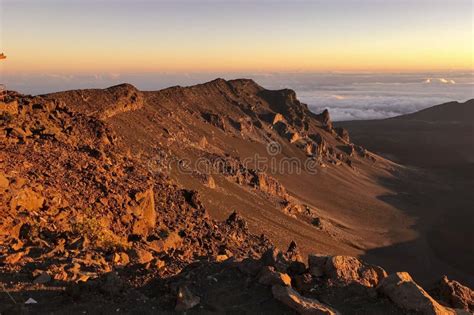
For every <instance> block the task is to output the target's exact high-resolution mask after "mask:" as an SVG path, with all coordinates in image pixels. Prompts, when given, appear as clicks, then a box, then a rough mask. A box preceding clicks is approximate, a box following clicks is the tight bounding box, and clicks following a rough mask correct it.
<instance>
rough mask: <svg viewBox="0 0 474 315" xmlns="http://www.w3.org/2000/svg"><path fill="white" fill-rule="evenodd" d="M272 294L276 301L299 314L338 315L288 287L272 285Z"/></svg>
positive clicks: (327, 307)
mask: <svg viewBox="0 0 474 315" xmlns="http://www.w3.org/2000/svg"><path fill="white" fill-rule="evenodd" d="M272 293H273V297H274V298H275V299H276V300H278V301H280V302H281V303H283V304H285V305H286V306H288V307H290V308H292V309H293V310H295V311H297V312H298V313H299V314H325V315H326V314H327V315H333V314H338V312H337V311H335V310H333V309H331V308H330V307H329V306H326V305H324V304H322V303H320V302H319V301H317V300H315V299H310V298H307V297H304V296H301V295H300V294H299V293H298V292H297V291H296V290H294V289H292V288H290V287H286V286H281V285H274V286H273V287H272Z"/></svg>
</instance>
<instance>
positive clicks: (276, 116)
mask: <svg viewBox="0 0 474 315" xmlns="http://www.w3.org/2000/svg"><path fill="white" fill-rule="evenodd" d="M284 120H285V118H284V117H283V115H282V114H280V113H276V114H275V116H274V117H273V120H272V125H274V124H276V123H277V122H279V121H284Z"/></svg>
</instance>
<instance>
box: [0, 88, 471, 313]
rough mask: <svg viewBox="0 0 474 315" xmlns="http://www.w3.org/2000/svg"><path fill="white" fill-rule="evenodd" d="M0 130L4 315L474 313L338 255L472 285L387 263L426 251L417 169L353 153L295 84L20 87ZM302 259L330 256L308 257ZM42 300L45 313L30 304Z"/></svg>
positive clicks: (462, 299)
mask: <svg viewBox="0 0 474 315" xmlns="http://www.w3.org/2000/svg"><path fill="white" fill-rule="evenodd" d="M0 130H1V133H0V140H1V141H0V148H1V150H0V166H1V170H0V201H1V203H0V284H1V292H0V312H2V313H3V312H13V313H21V312H28V311H31V312H35V313H48V314H49V313H54V312H58V310H61V312H71V313H84V312H103V313H110V312H117V309H119V310H120V311H123V312H139V313H145V314H146V313H154V312H156V311H170V310H173V309H174V310H176V311H186V310H188V309H192V308H193V309H198V308H199V310H202V311H203V312H211V311H213V312H215V311H218V312H235V311H237V312H249V311H250V312H258V313H275V314H279V313H282V314H287V313H291V312H293V311H296V312H300V313H307V312H310V313H311V312H313V313H314V312H323V313H327V314H334V313H336V311H335V310H339V311H343V312H344V313H349V314H351V313H355V314H357V313H358V312H360V310H364V313H369V314H379V313H382V312H383V313H387V314H401V313H407V312H408V313H410V312H412V311H416V310H419V309H427V310H428V309H429V310H436V311H438V312H442V313H446V314H454V311H453V310H452V307H457V308H463V309H465V310H468V309H470V308H472V306H473V305H472V304H473V303H472V299H469V298H468V296H470V294H471V293H472V291H471V290H470V289H469V288H467V287H463V286H462V285H460V284H459V283H457V282H455V281H451V280H448V279H447V278H444V279H443V281H442V282H440V283H439V285H438V286H437V290H435V291H433V296H434V297H436V299H437V300H438V301H439V302H438V301H436V300H434V299H433V298H432V297H431V296H430V295H429V294H428V293H427V292H425V291H424V290H423V289H422V288H421V287H419V286H418V285H416V283H415V280H413V279H412V278H411V277H410V275H408V274H406V273H397V274H391V275H388V274H387V272H386V271H385V270H384V269H382V268H381V267H378V266H375V265H371V264H370V263H368V262H364V261H361V260H359V259H357V258H355V257H350V256H343V255H341V254H354V255H365V257H366V258H367V259H368V260H371V261H383V260H384V259H385V260H386V259H389V261H388V262H389V264H388V266H389V267H390V269H389V270H388V271H389V272H392V271H394V270H400V269H402V268H403V269H408V270H410V271H413V272H414V276H415V279H416V281H423V282H428V281H431V280H433V279H438V278H439V277H440V275H441V273H442V272H446V273H448V274H449V275H450V276H451V275H455V276H456V277H457V276H459V275H460V273H459V270H457V269H456V268H453V267H452V266H449V265H446V264H444V263H443V262H439V261H436V263H437V265H436V268H431V269H429V270H421V271H420V269H419V268H417V266H418V265H417V264H416V262H413V261H412V258H411V257H412V256H411V255H408V256H407V252H401V253H399V255H398V257H393V256H391V255H390V254H388V255H387V254H386V253H384V250H385V249H390V248H391V247H392V246H395V247H396V246H398V245H399V244H405V243H410V242H417V241H418V238H417V235H416V234H415V231H414V230H412V228H413V226H418V223H419V222H417V221H416V220H415V217H416V216H418V215H419V214H420V213H423V212H420V211H421V210H423V209H424V208H423V207H420V206H419V205H418V204H417V202H416V201H418V200H420V199H419V198H418V195H417V194H418V192H416V193H414V194H409V193H407V192H405V191H403V189H405V188H406V187H405V185H406V184H407V183H413V180H414V179H415V177H414V176H419V175H420V174H419V173H417V172H415V171H413V170H412V169H408V168H405V167H402V166H400V165H397V164H394V163H392V162H390V161H388V160H385V159H383V158H381V157H379V156H377V155H374V154H372V153H370V152H368V151H366V150H365V149H364V148H362V147H360V146H357V145H354V144H352V143H351V142H350V137H349V134H348V133H347V131H346V130H344V129H341V128H334V127H333V125H332V122H331V120H330V117H329V113H328V112H327V111H326V112H323V113H322V114H319V115H316V114H313V113H311V112H309V111H308V108H307V106H306V105H305V104H302V103H300V102H299V101H298V100H297V99H296V96H295V93H294V92H293V91H291V90H279V91H270V90H266V89H264V88H262V87H260V86H258V85H257V84H256V83H255V82H253V81H250V80H233V81H224V80H219V79H218V80H215V81H212V82H208V83H205V84H202V85H198V86H193V87H187V88H181V87H174V88H170V89H165V90H162V91H155V92H142V91H138V90H137V89H136V88H134V87H133V86H131V85H128V84H123V85H119V86H114V87H111V88H108V89H104V90H98V89H95V90H76V91H66V92H61V93H55V94H50V95H44V96H26V95H21V94H18V93H15V92H11V91H9V92H7V95H6V97H5V101H3V102H0ZM415 184H418V181H415ZM402 193H403V194H402ZM407 196H408V197H409V199H408V200H407V198H406V197H407ZM414 201H415V202H414ZM234 210H237V211H238V212H239V213H241V214H238V213H237V212H234ZM216 219H217V220H216ZM414 224H416V225H414ZM295 241H296V242H295ZM273 243H276V244H277V245H278V246H279V247H280V248H286V247H287V246H288V244H289V246H288V250H287V251H283V252H282V251H279V250H278V249H277V248H275V247H274V244H273ZM416 249H417V250H418V251H417V253H418V254H422V255H426V257H427V258H429V259H431V258H432V257H433V255H432V253H431V252H430V248H429V247H426V246H425V247H423V246H419V247H417V248H416ZM307 253H319V254H318V255H310V256H308V261H307V263H306V259H304V258H303V257H306V255H307ZM408 253H410V252H408ZM324 254H325V255H324ZM327 254H330V255H327ZM448 254H452V253H448ZM400 257H403V259H400ZM423 257H425V256H423ZM459 268H460V269H462V268H463V266H460V267H459ZM394 283H396V284H397V285H396V286H395V287H394V286H393V284H394ZM398 284H402V285H400V286H399V285H398ZM453 287H455V288H456V291H452V290H451V288H453ZM315 288H317V289H315ZM407 290H408V291H407ZM459 292H461V293H462V294H463V295H462V296H459V294H461V293H459ZM406 294H409V295H410V296H416V297H417V298H416V299H415V300H412V299H410V301H409V302H410V303H407V302H406V301H405V300H404V299H401V300H400V299H399V298H398V297H399V296H400V295H406ZM30 298H33V299H34V300H36V301H39V303H37V304H35V303H33V304H31V305H30V304H28V305H26V306H25V305H23V302H25V301H27V300H28V299H30ZM453 301H455V302H453ZM30 302H31V300H30ZM440 303H442V304H440Z"/></svg>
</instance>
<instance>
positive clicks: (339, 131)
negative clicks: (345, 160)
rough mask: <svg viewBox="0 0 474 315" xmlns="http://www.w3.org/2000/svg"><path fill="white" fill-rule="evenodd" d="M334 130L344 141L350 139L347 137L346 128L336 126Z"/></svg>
mask: <svg viewBox="0 0 474 315" xmlns="http://www.w3.org/2000/svg"><path fill="white" fill-rule="evenodd" d="M334 130H335V131H336V134H337V135H338V136H339V137H340V138H341V139H342V140H344V141H345V142H349V141H350V138H349V131H347V129H344V128H342V127H337V128H334Z"/></svg>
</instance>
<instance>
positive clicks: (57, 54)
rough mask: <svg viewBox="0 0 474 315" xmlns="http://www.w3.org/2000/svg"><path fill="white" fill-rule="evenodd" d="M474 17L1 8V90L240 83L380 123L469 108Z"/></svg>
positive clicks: (252, 9)
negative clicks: (426, 111) (441, 107)
mask: <svg viewBox="0 0 474 315" xmlns="http://www.w3.org/2000/svg"><path fill="white" fill-rule="evenodd" d="M473 15H474V11H473V1H472V0H449V1H448V0H312V1H310V0H307V1H302V0H293V1H289V0H288V1H272V0H260V1H257V0H254V1H251V0H240V1H226V0H220V1H219V0H214V1H211V0H207V1H198V0H194V1H193V0H188V1H183V0H175V1H151V0H149V1H143V0H142V1H140V0H138V1H132V0H129V1H125V0H96V1H91V0H0V28H1V29H0V52H4V53H5V54H6V55H7V59H6V60H3V61H0V83H5V84H6V85H7V87H8V88H9V89H15V90H19V91H20V92H23V93H31V94H39V93H46V92H52V91H58V90H64V89H75V88H88V87H107V86H110V85H113V84H117V83H122V82H129V83H132V84H134V85H136V86H137V87H138V88H141V89H148V90H156V89H160V88H164V87H167V86H171V85H190V84H195V83H201V82H204V81H208V80H212V79H213V78H215V77H224V78H227V79H232V78H236V77H248V78H254V79H255V80H256V81H257V82H259V83H261V84H262V85H263V86H265V87H268V88H277V87H288V88H293V89H295V90H296V91H297V93H298V95H299V96H300V99H302V100H303V101H306V102H308V104H309V105H310V106H311V107H312V108H315V110H319V109H320V108H330V109H333V110H334V111H337V114H336V116H338V117H340V119H350V118H351V117H352V118H355V119H361V118H380V117H387V116H391V115H394V114H397V113H400V111H401V109H404V108H405V109H406V108H410V110H415V109H418V108H420V107H423V106H424V107H426V106H428V105H429V104H431V105H434V104H433V103H435V104H436V103H438V102H441V101H444V100H459V101H463V100H466V99H467V98H472V97H474V92H473V87H474V85H473V84H472V83H473V81H474V80H473V70H474V67H473V55H474V34H473ZM404 74H406V75H404ZM415 81H416V82H415ZM328 82H330V83H331V84H328ZM333 92H334V93H333ZM407 104H410V105H409V106H408V105H407ZM387 106H388V107H387ZM389 107H390V108H389ZM381 108H384V110H383V111H380V109H381ZM406 110H408V109H406ZM370 113H372V114H370Z"/></svg>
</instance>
